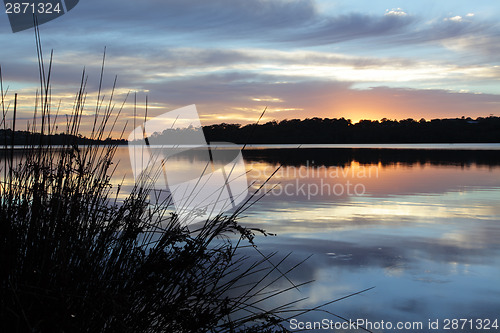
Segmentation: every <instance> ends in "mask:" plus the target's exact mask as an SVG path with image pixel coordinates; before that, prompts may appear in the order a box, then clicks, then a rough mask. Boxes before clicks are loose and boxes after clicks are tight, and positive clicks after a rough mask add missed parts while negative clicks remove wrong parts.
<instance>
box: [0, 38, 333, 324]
mask: <svg viewBox="0 0 500 333" xmlns="http://www.w3.org/2000/svg"><path fill="white" fill-rule="evenodd" d="M35 35H36V44H37V53H38V60H39V70H40V73H39V78H40V90H39V92H38V93H37V97H36V103H35V106H34V116H33V120H32V123H31V125H30V126H29V128H28V129H27V130H28V132H30V133H37V135H32V136H29V137H30V138H32V139H31V141H30V142H29V143H28V144H27V145H26V146H25V147H24V148H23V149H15V147H14V142H15V137H14V136H15V130H16V114H17V109H18V105H17V94H15V96H14V100H13V102H12V101H10V102H9V101H8V99H7V91H5V90H4V86H3V80H2V74H1V69H0V84H1V87H0V88H1V111H2V120H1V123H0V127H2V128H3V129H4V133H7V129H10V130H11V131H9V133H11V135H10V137H9V136H8V135H5V136H4V140H3V141H4V142H2V143H1V144H2V145H3V149H1V151H0V154H1V160H0V167H1V172H2V174H1V177H2V182H1V184H0V258H1V259H0V265H1V267H2V269H1V273H0V284H1V291H0V329H1V331H4V332H26V331H30V332H278V331H279V332H284V331H287V330H286V328H285V327H284V323H285V321H286V320H287V319H288V318H290V317H295V316H297V315H300V314H304V313H307V312H308V311H314V310H318V309H319V308H320V306H318V307H316V308H314V309H306V310H297V309H296V308H295V307H293V306H294V305H296V304H297V303H298V302H300V300H297V301H294V302H291V303H288V304H283V305H278V306H270V307H269V306H267V305H266V304H268V303H267V302H268V301H269V300H270V299H273V298H275V297H277V296H279V295H281V294H282V293H284V292H287V291H290V290H293V289H297V288H298V287H299V286H301V285H302V284H300V285H296V284H294V283H293V282H292V281H290V280H289V279H288V277H287V274H288V273H289V272H290V271H291V270H293V269H295V268H296V267H297V266H298V264H297V265H294V266H293V267H292V268H287V269H286V270H285V269H283V268H282V266H283V263H284V262H285V260H286V259H287V258H288V256H285V257H281V258H278V257H277V254H276V253H272V254H269V255H265V254H263V253H261V252H260V251H259V250H258V249H257V248H256V247H255V245H254V243H253V241H254V236H255V233H260V232H263V233H264V234H265V232H264V231H262V230H255V229H248V228H245V227H243V226H241V225H240V224H238V218H239V215H240V214H241V212H243V211H244V210H245V209H246V208H248V207H249V206H251V204H252V202H254V201H255V200H256V199H258V198H254V197H253V196H252V197H251V198H249V200H248V201H247V203H246V206H245V207H243V208H242V209H240V210H238V211H236V212H235V213H233V214H232V215H228V216H222V215H219V216H215V217H213V218H211V219H209V220H207V221H206V222H205V223H202V224H200V225H198V226H199V227H198V228H197V229H196V230H188V229H187V228H186V227H183V226H182V225H181V224H180V223H179V221H178V218H177V216H176V215H175V213H172V212H171V210H169V204H170V200H169V198H166V199H165V200H164V201H163V202H159V203H154V204H153V203H151V201H150V199H149V198H150V196H151V195H152V192H151V191H152V188H153V183H154V178H155V177H154V176H153V177H147V178H146V177H145V178H143V179H141V180H139V181H138V182H137V183H136V184H135V186H134V187H133V189H132V190H131V191H130V193H128V194H127V195H126V196H125V198H124V199H119V198H120V197H121V196H120V191H121V190H122V186H121V185H116V184H112V182H111V176H112V175H113V172H114V170H116V167H117V165H114V164H113V162H112V161H113V157H114V154H115V152H116V149H117V145H113V144H111V145H103V144H101V143H100V142H101V141H102V140H105V139H106V138H108V137H110V136H111V133H112V132H113V130H114V127H115V124H116V120H117V118H118V116H119V115H120V112H121V110H122V108H123V105H124V104H122V106H121V108H119V109H118V110H117V111H116V112H115V107H114V101H113V93H112V94H111V96H110V97H109V99H108V100H107V101H106V103H105V102H104V96H102V93H101V92H102V81H103V80H102V78H103V69H104V58H103V67H102V69H101V77H100V84H99V91H98V96H97V101H98V104H97V106H96V110H95V115H94V119H93V128H92V131H91V133H90V136H89V139H90V140H91V142H93V143H91V144H89V145H85V146H82V145H79V144H78V140H77V139H76V138H78V136H79V134H80V126H81V120H82V114H83V113H84V110H85V108H86V98H87V93H86V84H87V76H86V73H85V71H84V72H83V74H82V77H81V80H80V88H79V89H78V92H77V94H76V97H75V102H74V106H73V109H72V112H71V115H69V116H67V119H66V120H67V121H66V130H65V133H64V134H65V135H67V137H68V138H74V140H73V141H71V140H70V141H68V142H66V143H65V144H64V145H62V146H53V145H50V144H47V140H49V141H50V136H51V135H53V134H54V133H55V131H56V129H57V127H56V122H57V114H58V110H56V111H54V106H53V104H52V103H53V102H52V99H51V69H52V53H51V55H50V60H49V61H48V63H45V62H44V58H43V53H42V47H41V43H40V36H39V32H38V29H35ZM115 84H116V79H115ZM112 90H113V91H114V86H113V89H112ZM9 115H12V117H11V118H9ZM9 119H10V120H11V124H10V125H9V124H8V122H9ZM122 134H123V132H122ZM150 176H151V175H150ZM252 200H253V201H252ZM246 247H250V248H255V249H256V251H258V253H259V255H260V257H258V259H257V260H255V259H251V258H250V257H249V256H247V255H245V254H244V253H242V252H241V251H240V250H241V249H243V248H246ZM282 280H284V281H285V282H286V283H287V285H288V286H287V287H284V288H279V287H277V283H278V282H280V281H282ZM305 283H308V282H305ZM335 301H336V300H335ZM335 301H332V302H335ZM329 303H331V302H329Z"/></svg>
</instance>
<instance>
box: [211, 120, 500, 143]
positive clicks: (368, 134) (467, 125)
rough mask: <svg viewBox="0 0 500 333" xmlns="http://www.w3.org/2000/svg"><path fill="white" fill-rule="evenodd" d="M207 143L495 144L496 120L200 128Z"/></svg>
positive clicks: (499, 132) (498, 137)
mask: <svg viewBox="0 0 500 333" xmlns="http://www.w3.org/2000/svg"><path fill="white" fill-rule="evenodd" d="M203 131H204V133H205V137H206V138H207V141H210V142H213V141H227V142H234V143H256V144H257V143H258V144H265V143H273V144H278V143H296V144H306V143H495V142H500V117H494V116H490V117H486V118H483V117H480V118H476V119H472V118H465V117H462V118H456V119H432V120H425V119H420V120H419V121H416V120H414V119H404V120H399V121H398V120H390V119H385V118H384V119H382V120H380V121H378V120H361V121H360V122H358V123H355V124H353V123H352V121H351V120H350V119H345V118H340V119H337V118H334V119H330V118H307V119H304V120H300V119H291V120H282V121H279V122H278V121H270V122H267V123H265V124H259V125H255V124H249V125H244V126H242V125H240V124H226V123H222V124H217V125H210V126H205V127H203Z"/></svg>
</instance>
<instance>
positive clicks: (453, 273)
mask: <svg viewBox="0 0 500 333" xmlns="http://www.w3.org/2000/svg"><path fill="white" fill-rule="evenodd" d="M499 150H500V144H460V145H442V144H441V145H432V144H425V145H355V146H354V145H302V146H299V145H269V146H262V145H259V146H252V145H250V146H247V147H246V148H245V150H244V151H243V157H244V161H245V163H244V166H245V168H246V170H247V172H248V173H247V180H248V185H249V189H250V193H257V194H256V195H255V197H254V199H256V198H260V200H258V201H256V200H252V201H251V202H254V203H253V205H252V206H251V207H249V208H248V209H247V210H246V211H245V212H244V213H243V214H242V216H241V219H240V220H239V221H240V224H242V225H244V226H247V227H252V228H260V229H265V230H266V231H267V232H269V233H273V234H276V236H268V237H264V236H257V238H256V244H257V245H258V248H259V249H260V251H262V252H263V253H265V254H269V253H273V252H278V253H277V255H276V256H275V257H274V258H273V261H274V263H278V262H279V260H280V259H281V258H283V257H284V256H287V255H289V254H290V255H289V256H288V258H287V259H286V261H285V264H284V266H283V267H284V268H283V272H285V271H286V270H287V267H288V268H291V267H293V266H294V265H295V264H297V263H299V262H301V261H303V260H304V259H306V258H308V259H307V260H306V261H305V262H304V263H302V264H301V265H300V266H298V267H297V268H296V269H295V270H293V271H291V272H289V273H287V276H288V278H289V279H290V280H291V281H293V283H294V284H300V283H302V282H306V281H311V280H314V281H313V282H312V283H310V284H307V285H304V286H301V287H299V288H297V289H293V288H292V290H290V291H289V292H286V293H283V294H282V295H280V296H279V298H277V299H275V300H274V301H272V302H270V303H269V304H271V305H273V304H274V305H280V304H286V303H289V302H293V301H295V300H298V299H302V298H304V300H303V301H302V302H301V303H300V304H299V305H298V306H297V307H298V308H311V307H315V306H317V305H320V304H323V303H327V302H331V301H332V300H336V299H339V298H342V297H344V296H346V295H350V294H353V293H356V292H359V291H362V290H365V289H368V288H371V287H374V288H373V289H370V290H368V291H366V292H363V293H361V294H359V295H355V296H352V297H349V298H345V299H342V300H340V301H338V302H335V303H332V304H330V305H328V306H326V307H324V308H323V309H324V310H326V311H328V312H319V311H318V312H311V313H307V314H304V315H302V316H297V317H293V313H292V314H290V313H289V314H288V316H290V317H293V318H290V320H288V321H287V323H286V324H285V326H286V327H287V328H289V329H291V330H292V331H298V330H299V329H300V328H310V327H311V328H314V327H316V329H311V330H308V331H311V332H315V331H316V332H325V331H329V332H333V331H336V332H337V331H338V332H341V331H345V332H358V331H360V332H361V331H362V330H361V329H359V327H357V326H350V327H341V326H335V325H340V324H341V323H343V322H344V321H343V320H342V319H339V318H340V317H341V318H345V319H350V320H352V321H358V320H359V322H357V323H359V324H361V325H362V326H364V327H366V328H368V329H370V330H371V331H373V332H388V331H393V332H397V331H399V332H432V331H434V332H441V331H451V332H453V331H456V332H484V331H489V332H495V331H500V327H498V325H500V322H499V321H500V153H499ZM169 161H170V162H169V163H170V164H171V167H172V168H173V170H181V171H183V170H187V169H189V168H190V167H191V166H192V164H193V163H194V161H196V159H193V157H192V156H191V157H190V156H187V155H186V156H181V157H172V158H171V159H169ZM114 163H115V164H118V168H117V169H116V172H115V174H114V176H113V182H114V183H116V184H117V183H119V182H122V181H123V186H122V192H121V193H122V194H124V193H126V192H127V191H126V190H127V189H130V188H131V187H132V186H133V184H134V177H133V172H132V168H131V162H130V157H129V149H128V147H123V146H122V147H119V148H118V150H117V153H116V156H115V158H114ZM271 176H272V177H271ZM270 177H271V178H270ZM244 251H246V252H245V254H247V255H249V256H250V257H253V258H255V259H259V254H258V253H257V252H256V251H255V250H253V249H251V248H250V249H245V250H244ZM311 255H312V256H311ZM277 286H278V287H282V288H289V287H291V286H292V285H291V284H290V282H288V281H286V280H282V281H281V282H279V284H278V285H277ZM336 316H338V317H336ZM330 321H331V322H330ZM314 325H316V326H314ZM398 325H400V326H398ZM405 325H406V329H404V327H405ZM481 327H482V329H481ZM487 327H489V328H490V329H488V330H486V328H487ZM497 327H498V328H497ZM434 328H438V329H434ZM447 328H449V329H447Z"/></svg>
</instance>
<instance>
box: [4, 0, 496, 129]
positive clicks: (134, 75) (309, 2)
mask: <svg viewBox="0 0 500 333" xmlns="http://www.w3.org/2000/svg"><path fill="white" fill-rule="evenodd" d="M499 16H500V3H498V1H491V0H490V1H486V0H476V1H470V0H468V1H462V0H439V1H436V0H433V1H427V0H424V1H401V0H399V1H392V0H366V1H365V0H360V1H335V0H331V1H329V0H244V1H243V0H241V1H239V0H211V1H206V0H141V1H123V0H122V1H118V0H106V1H98V0H81V1H80V3H79V4H78V5H77V6H76V7H75V8H74V9H73V10H71V11H70V12H68V13H67V14H66V15H64V16H62V17H59V18H57V19H55V20H53V21H51V22H48V23H46V24H43V25H42V26H41V27H40V33H41V38H42V43H43V48H44V52H45V55H46V57H45V58H46V59H47V55H48V54H49V53H50V50H52V49H53V50H54V60H53V70H52V99H53V101H54V103H55V104H59V102H60V104H61V111H60V113H61V114H64V113H68V112H69V110H71V106H72V103H73V100H74V96H75V93H76V92H77V89H78V85H79V83H80V77H81V73H82V69H83V68H84V67H85V70H86V73H87V74H88V76H89V78H88V86H87V91H88V96H89V97H88V99H87V103H88V107H87V108H86V110H85V113H84V115H85V116H86V117H87V118H88V119H87V120H88V121H90V119H91V118H92V113H93V112H94V110H95V100H96V91H97V88H98V84H99V71H100V66H101V62H102V56H103V50H104V47H106V66H105V76H104V87H105V94H107V96H109V95H110V88H111V87H112V84H113V80H114V77H115V75H117V76H118V80H117V89H116V91H115V96H114V98H115V102H116V105H117V108H118V107H119V106H120V105H121V103H123V101H124V99H125V97H126V96H127V94H128V93H130V95H129V97H128V99H127V100H126V103H125V108H124V111H123V113H122V115H121V116H120V118H119V121H118V124H119V125H123V124H124V123H125V122H126V121H130V120H131V119H132V118H133V111H132V110H133V101H134V96H137V97H136V98H137V101H138V110H139V111H138V112H139V113H141V112H144V105H145V99H146V96H147V98H148V116H150V117H154V116H158V115H160V114H162V113H164V112H167V111H171V110H174V109H176V108H179V107H183V106H186V105H190V104H196V106H197V108H198V112H199V114H200V118H201V120H202V124H204V125H208V124H214V123H222V122H225V123H240V124H246V123H252V122H255V121H256V120H257V119H258V118H259V116H260V114H261V113H262V111H263V110H264V108H266V107H267V111H266V113H265V116H264V119H263V121H271V120H278V121H279V120H282V119H293V118H300V119H304V118H312V117H328V118H341V117H344V118H347V119H352V120H353V122H357V121H359V120H360V119H382V118H389V119H406V118H413V119H416V120H418V119H420V118H425V119H433V118H452V117H453V118H455V117H461V116H466V117H469V116H470V117H472V118H475V117H487V116H490V115H495V116H500V89H499V88H500V85H499V84H498V82H499V78H500V56H499V54H500V24H499V22H500V21H499V20H498V17H499ZM0 65H1V66H2V74H3V80H4V86H8V87H9V94H8V96H7V99H9V98H10V100H12V98H13V94H14V92H17V93H18V94H19V105H20V108H19V110H20V111H19V119H21V120H22V119H29V118H31V117H32V115H33V103H34V102H33V96H34V94H35V91H36V88H37V85H38V70H37V62H36V49H35V41H34V37H33V30H32V29H31V30H26V31H22V32H18V33H12V31H11V29H10V26H9V22H8V18H7V16H6V14H5V13H3V12H2V13H1V14H0ZM84 121H85V119H84ZM118 127H119V126H118Z"/></svg>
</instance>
